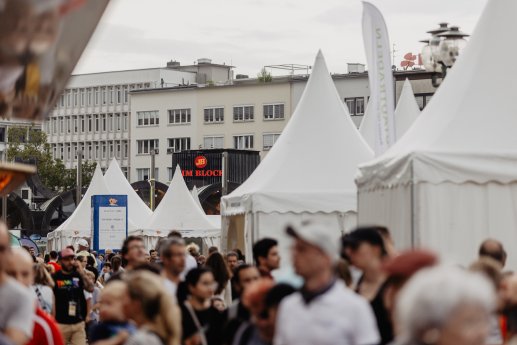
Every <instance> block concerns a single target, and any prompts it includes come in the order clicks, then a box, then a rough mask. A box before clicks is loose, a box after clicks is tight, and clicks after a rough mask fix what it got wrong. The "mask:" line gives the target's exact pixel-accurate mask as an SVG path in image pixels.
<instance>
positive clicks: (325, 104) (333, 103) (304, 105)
mask: <svg viewBox="0 0 517 345" xmlns="http://www.w3.org/2000/svg"><path fill="white" fill-rule="evenodd" d="M372 157H373V152H372V151H371V149H370V148H369V147H368V144H367V143H366V142H365V141H364V139H363V138H362V137H361V135H360V134H359V132H358V130H357V129H356V127H355V125H354V123H353V122H352V120H351V118H350V115H349V113H348V110H347V109H346V106H345V104H344V103H343V101H342V100H341V99H340V97H339V95H338V93H337V90H336V88H335V86H334V83H333V82H332V78H331V76H330V74H329V72H328V69H327V66H326V64H325V60H324V58H323V55H322V54H321V52H318V55H317V57H316V61H315V63H314V66H313V70H312V74H311V76H310V78H309V81H308V83H307V86H306V87H305V90H304V93H303V95H302V97H301V99H300V102H299V103H298V106H297V108H296V109H295V111H294V113H293V115H292V117H291V119H290V120H289V123H288V124H287V126H286V127H285V129H284V131H283V132H282V134H281V135H280V138H279V139H278V140H277V142H276V143H275V145H274V146H273V148H272V149H271V151H270V152H269V153H268V155H267V156H266V158H265V159H264V160H263V161H262V162H261V163H260V164H259V166H258V167H257V169H256V170H255V171H254V172H253V174H252V175H251V176H250V177H249V178H248V179H247V180H246V181H245V182H244V183H243V184H242V185H241V186H239V187H238V188H237V189H236V190H235V191H233V192H232V193H231V194H229V195H227V196H224V197H223V198H222V199H221V214H222V216H223V220H222V223H223V239H222V245H223V250H224V249H233V248H237V247H238V248H240V249H241V250H244V251H245V253H246V255H247V256H248V257H251V245H252V243H253V242H255V241H256V240H258V239H260V238H263V237H264V236H272V237H274V238H277V239H278V240H279V241H280V244H279V246H280V248H281V249H282V250H284V252H283V253H281V254H282V255H283V257H284V258H283V259H282V260H283V263H284V264H286V263H287V262H288V260H287V257H288V255H287V253H288V252H287V251H285V249H286V247H287V242H286V241H287V239H285V237H284V229H285V226H286V225H287V224H288V223H289V224H298V223H299V222H300V221H301V220H302V219H317V220H318V221H326V222H327V223H330V224H332V225H330V226H331V227H332V229H335V231H336V238H337V236H338V235H339V234H340V233H341V232H343V231H344V230H345V229H348V228H349V227H350V226H352V225H353V224H355V211H356V205H357V201H356V187H355V184H354V176H355V173H356V168H357V165H358V164H359V163H361V162H365V161H368V160H369V159H371V158H372Z"/></svg>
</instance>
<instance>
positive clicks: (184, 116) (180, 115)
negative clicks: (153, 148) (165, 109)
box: [169, 109, 190, 125]
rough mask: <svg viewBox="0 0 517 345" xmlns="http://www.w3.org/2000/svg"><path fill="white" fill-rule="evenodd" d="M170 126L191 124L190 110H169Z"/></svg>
mask: <svg viewBox="0 0 517 345" xmlns="http://www.w3.org/2000/svg"><path fill="white" fill-rule="evenodd" d="M169 123H170V124H176V125H178V124H185V123H190V109H171V110H169Z"/></svg>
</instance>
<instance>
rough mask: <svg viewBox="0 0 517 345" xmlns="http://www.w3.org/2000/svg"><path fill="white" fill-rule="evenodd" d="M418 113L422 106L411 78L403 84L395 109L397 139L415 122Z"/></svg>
mask: <svg viewBox="0 0 517 345" xmlns="http://www.w3.org/2000/svg"><path fill="white" fill-rule="evenodd" d="M418 115H420V108H419V107H418V103H417V102H416V99H415V94H414V93H413V87H411V83H410V82H409V80H408V79H406V80H405V81H404V85H403V86H402V92H401V93H400V97H399V101H398V103H397V108H396V109H395V134H396V135H397V140H399V139H400V138H402V136H403V135H404V133H406V132H407V130H408V129H409V128H410V127H411V125H412V124H413V122H415V120H416V119H417V117H418Z"/></svg>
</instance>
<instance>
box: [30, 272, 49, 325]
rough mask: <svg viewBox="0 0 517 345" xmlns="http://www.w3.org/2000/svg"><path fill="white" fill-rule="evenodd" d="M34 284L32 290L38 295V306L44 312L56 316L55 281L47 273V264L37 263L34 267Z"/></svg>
mask: <svg viewBox="0 0 517 345" xmlns="http://www.w3.org/2000/svg"><path fill="white" fill-rule="evenodd" d="M33 270H34V284H32V289H33V291H34V294H35V295H36V299H37V301H38V304H39V306H40V308H41V309H43V311H45V312H47V313H48V314H51V315H53V314H54V292H53V291H52V288H53V287H54V281H53V280H52V277H51V276H50V274H49V273H48V271H47V268H46V266H45V264H42V263H37V264H34V266H33Z"/></svg>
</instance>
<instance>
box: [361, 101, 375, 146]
mask: <svg viewBox="0 0 517 345" xmlns="http://www.w3.org/2000/svg"><path fill="white" fill-rule="evenodd" d="M359 133H361V136H362V137H363V138H364V140H365V141H366V142H367V143H368V146H369V147H370V148H371V149H372V150H373V149H374V148H375V114H374V113H373V107H370V102H368V104H366V111H365V112H364V116H363V119H362V121H361V124H360V125H359Z"/></svg>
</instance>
